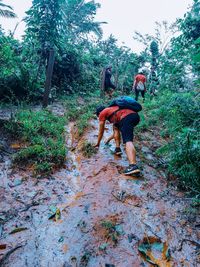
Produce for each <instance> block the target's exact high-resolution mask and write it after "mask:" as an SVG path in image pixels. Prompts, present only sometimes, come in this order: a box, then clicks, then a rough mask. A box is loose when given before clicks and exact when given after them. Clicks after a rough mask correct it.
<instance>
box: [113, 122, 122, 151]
mask: <svg viewBox="0 0 200 267" xmlns="http://www.w3.org/2000/svg"><path fill="white" fill-rule="evenodd" d="M113 131H114V139H115V144H116V147H120V143H121V136H120V131H119V129H118V128H116V127H114V128H113Z"/></svg>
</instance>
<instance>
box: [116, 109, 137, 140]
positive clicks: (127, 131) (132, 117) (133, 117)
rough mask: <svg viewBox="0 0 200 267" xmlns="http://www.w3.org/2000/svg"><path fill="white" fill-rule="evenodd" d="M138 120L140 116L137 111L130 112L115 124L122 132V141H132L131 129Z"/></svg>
mask: <svg viewBox="0 0 200 267" xmlns="http://www.w3.org/2000/svg"><path fill="white" fill-rule="evenodd" d="M139 122H140V117H139V115H138V114H137V113H131V114H129V115H127V116H126V117H125V118H123V119H122V120H121V121H120V122H119V123H116V124H115V126H116V127H117V128H118V129H119V130H120V132H121V134H122V139H123V143H124V144H125V143H126V142H133V129H134V127H135V126H136V125H137V124H138V123H139Z"/></svg>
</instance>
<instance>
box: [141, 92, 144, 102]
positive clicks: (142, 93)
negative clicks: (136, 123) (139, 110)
mask: <svg viewBox="0 0 200 267" xmlns="http://www.w3.org/2000/svg"><path fill="white" fill-rule="evenodd" d="M141 95H142V98H143V102H144V100H145V91H141Z"/></svg>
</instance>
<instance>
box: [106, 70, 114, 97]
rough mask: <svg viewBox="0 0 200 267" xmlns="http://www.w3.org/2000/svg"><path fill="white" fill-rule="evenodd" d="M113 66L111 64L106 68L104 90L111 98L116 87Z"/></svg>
mask: <svg viewBox="0 0 200 267" xmlns="http://www.w3.org/2000/svg"><path fill="white" fill-rule="evenodd" d="M111 77H112V66H109V67H107V68H106V70H105V79H104V91H105V93H106V95H107V96H108V97H109V98H111V97H112V94H113V91H114V90H115V89H116V86H115V85H114V84H113V83H112V80H111Z"/></svg>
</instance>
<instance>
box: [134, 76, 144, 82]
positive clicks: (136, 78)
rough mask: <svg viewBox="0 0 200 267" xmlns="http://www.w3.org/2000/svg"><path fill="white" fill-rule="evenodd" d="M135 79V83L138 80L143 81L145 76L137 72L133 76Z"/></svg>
mask: <svg viewBox="0 0 200 267" xmlns="http://www.w3.org/2000/svg"><path fill="white" fill-rule="evenodd" d="M135 81H136V83H139V82H142V83H145V82H146V77H145V76H144V75H143V74H138V75H136V76H135Z"/></svg>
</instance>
